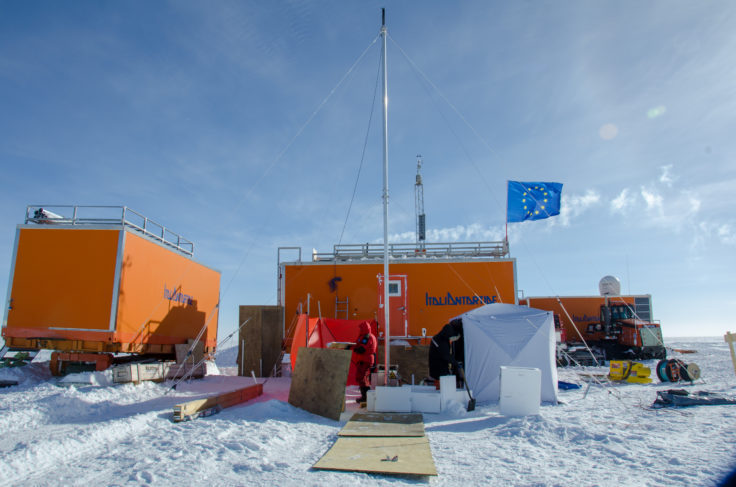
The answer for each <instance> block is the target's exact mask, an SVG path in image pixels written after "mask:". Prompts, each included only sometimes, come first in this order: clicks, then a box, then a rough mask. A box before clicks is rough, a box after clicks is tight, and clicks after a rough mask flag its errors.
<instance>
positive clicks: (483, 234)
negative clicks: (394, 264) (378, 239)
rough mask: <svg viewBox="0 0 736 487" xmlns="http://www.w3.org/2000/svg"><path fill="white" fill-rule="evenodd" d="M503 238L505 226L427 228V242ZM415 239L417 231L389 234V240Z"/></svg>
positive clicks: (495, 239)
mask: <svg viewBox="0 0 736 487" xmlns="http://www.w3.org/2000/svg"><path fill="white" fill-rule="evenodd" d="M503 238H504V231H503V228H501V227H485V226H483V225H482V224H480V223H471V224H470V225H456V226H454V227H446V228H430V229H428V230H427V242H496V241H501V240H503ZM414 241H416V233H415V232H402V233H395V234H392V235H389V242H396V243H409V242H414Z"/></svg>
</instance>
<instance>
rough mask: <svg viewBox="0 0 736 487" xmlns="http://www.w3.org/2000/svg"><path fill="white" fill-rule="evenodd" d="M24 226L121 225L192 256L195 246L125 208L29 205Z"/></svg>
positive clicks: (158, 224)
mask: <svg viewBox="0 0 736 487" xmlns="http://www.w3.org/2000/svg"><path fill="white" fill-rule="evenodd" d="M25 223H26V224H28V223H37V224H40V225H74V226H94V225H123V226H126V227H129V228H132V229H134V230H137V231H139V232H141V233H143V234H145V235H147V236H148V237H151V238H153V239H154V240H157V241H159V242H161V243H162V244H164V245H167V246H169V247H172V248H174V249H176V250H178V251H179V252H182V253H184V254H186V255H189V256H192V255H193V254H194V244H193V243H192V242H191V241H190V240H187V239H186V238H184V237H182V236H181V235H179V234H178V233H175V232H172V231H171V230H170V229H168V228H166V227H165V226H163V225H161V224H160V223H157V222H155V221H153V220H151V219H150V218H147V217H145V216H143V215H142V214H140V213H138V212H137V211H135V210H131V209H130V208H128V207H127V206H84V205H44V206H39V205H29V206H27V207H26V219H25Z"/></svg>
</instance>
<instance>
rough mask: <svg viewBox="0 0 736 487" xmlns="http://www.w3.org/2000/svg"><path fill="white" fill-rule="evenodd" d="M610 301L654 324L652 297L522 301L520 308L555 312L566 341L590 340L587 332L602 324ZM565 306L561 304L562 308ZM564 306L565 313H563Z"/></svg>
mask: <svg viewBox="0 0 736 487" xmlns="http://www.w3.org/2000/svg"><path fill="white" fill-rule="evenodd" d="M610 301H616V302H623V303H627V304H629V305H630V306H631V308H632V310H634V312H635V313H636V316H637V317H638V318H639V319H640V320H642V321H646V322H653V321H654V320H653V310H652V297H651V295H649V294H641V295H627V296H615V297H606V296H559V297H557V296H543V297H525V298H520V299H519V304H521V305H525V306H530V307H532V308H538V309H543V310H546V311H552V312H553V313H555V314H556V315H558V316H559V317H560V323H561V325H562V326H563V328H564V330H565V334H566V335H567V340H568V341H572V342H577V341H580V337H581V336H582V337H584V338H585V339H586V340H587V339H589V335H588V328H589V326H590V325H595V324H598V323H600V322H601V306H602V305H605V304H609V302H610ZM560 303H562V304H560ZM563 306H564V309H563Z"/></svg>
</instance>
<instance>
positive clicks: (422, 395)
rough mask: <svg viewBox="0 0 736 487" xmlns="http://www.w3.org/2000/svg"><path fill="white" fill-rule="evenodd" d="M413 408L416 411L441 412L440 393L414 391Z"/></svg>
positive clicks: (412, 396)
mask: <svg viewBox="0 0 736 487" xmlns="http://www.w3.org/2000/svg"><path fill="white" fill-rule="evenodd" d="M411 410H412V412H415V413H439V412H440V393H439V392H438V391H434V392H412V394H411Z"/></svg>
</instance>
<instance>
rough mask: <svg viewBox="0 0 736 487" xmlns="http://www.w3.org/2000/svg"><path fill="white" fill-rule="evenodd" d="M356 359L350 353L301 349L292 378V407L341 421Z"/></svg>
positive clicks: (290, 390)
mask: <svg viewBox="0 0 736 487" xmlns="http://www.w3.org/2000/svg"><path fill="white" fill-rule="evenodd" d="M352 355H353V353H352V352H351V351H349V350H331V349H327V348H307V347H303V348H300V349H299V354H298V355H297V359H296V366H295V367H294V371H293V373H292V377H291V388H290V389H289V404H291V405H292V406H296V407H298V408H301V409H304V410H306V411H309V412H310V413H314V414H318V415H320V416H324V417H325V418H329V419H334V420H335V421H337V420H339V419H340V413H341V412H342V409H343V406H344V405H345V384H346V383H347V380H348V370H349V369H350V357H351V356H352Z"/></svg>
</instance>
